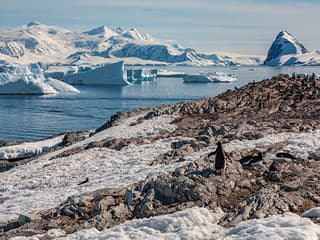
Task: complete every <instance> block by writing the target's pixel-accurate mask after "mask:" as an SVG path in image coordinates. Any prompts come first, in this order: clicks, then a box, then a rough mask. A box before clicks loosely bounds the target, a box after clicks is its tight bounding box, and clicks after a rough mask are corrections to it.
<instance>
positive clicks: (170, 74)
mask: <svg viewBox="0 0 320 240" xmlns="http://www.w3.org/2000/svg"><path fill="white" fill-rule="evenodd" d="M184 75H185V73H183V72H175V71H169V70H166V69H161V70H159V72H158V74H157V77H173V78H181V77H183V76H184Z"/></svg>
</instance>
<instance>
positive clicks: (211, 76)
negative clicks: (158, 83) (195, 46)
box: [183, 72, 237, 83]
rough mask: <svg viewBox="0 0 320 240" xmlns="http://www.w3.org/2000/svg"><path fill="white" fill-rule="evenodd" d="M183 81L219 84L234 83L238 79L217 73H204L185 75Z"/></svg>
mask: <svg viewBox="0 0 320 240" xmlns="http://www.w3.org/2000/svg"><path fill="white" fill-rule="evenodd" d="M183 81H184V82H185V83H218V82H225V83H228V82H234V81H237V78H236V77H235V76H234V75H232V74H228V73H223V72H215V73H202V74H194V75H189V74H187V75H184V76H183Z"/></svg>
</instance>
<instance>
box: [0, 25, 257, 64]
mask: <svg viewBox="0 0 320 240" xmlns="http://www.w3.org/2000/svg"><path fill="white" fill-rule="evenodd" d="M0 60H6V61H10V62H11V61H13V62H18V63H31V62H37V61H42V62H46V63H54V64H55V63H64V64H83V63H88V64H98V63H106V62H108V63H111V62H117V61H120V60H124V61H125V62H126V63H129V64H147V63H152V64H182V65H222V66H224V65H239V64H244V65H252V64H259V63H260V59H259V58H257V57H250V56H225V55H220V54H212V53H198V52H197V51H195V50H193V49H189V48H183V47H181V46H180V45H178V44H173V43H171V42H169V41H160V40H157V39H155V38H153V37H151V36H150V35H149V34H146V33H141V32H139V31H138V30H137V29H135V28H131V29H130V30H124V29H123V28H121V27H118V28H116V29H111V28H109V27H107V26H101V27H98V28H94V29H92V30H89V31H85V32H72V31H69V30H65V29H62V28H59V27H55V26H47V25H44V24H40V23H38V22H31V23H29V24H27V25H23V26H21V27H18V28H14V29H8V30H2V31H0Z"/></svg>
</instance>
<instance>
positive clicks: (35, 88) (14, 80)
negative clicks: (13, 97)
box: [0, 64, 79, 95]
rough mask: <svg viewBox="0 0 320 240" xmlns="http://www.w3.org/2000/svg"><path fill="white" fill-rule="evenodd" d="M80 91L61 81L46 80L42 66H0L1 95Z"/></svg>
mask: <svg viewBox="0 0 320 240" xmlns="http://www.w3.org/2000/svg"><path fill="white" fill-rule="evenodd" d="M59 93H79V91H78V90H77V89H76V88H74V87H72V86H70V85H68V84H66V83H63V82H61V81H59V80H55V79H52V78H48V79H47V78H46V77H45V76H44V73H43V69H42V68H41V66H40V64H30V65H19V64H5V65H1V66H0V94H39V95H41V94H59Z"/></svg>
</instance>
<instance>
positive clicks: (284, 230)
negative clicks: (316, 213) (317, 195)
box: [221, 213, 320, 240]
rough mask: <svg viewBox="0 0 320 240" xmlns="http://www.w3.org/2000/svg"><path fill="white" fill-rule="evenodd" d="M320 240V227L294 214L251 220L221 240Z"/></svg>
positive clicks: (232, 230)
mask: <svg viewBox="0 0 320 240" xmlns="http://www.w3.org/2000/svg"><path fill="white" fill-rule="evenodd" d="M232 239H237V240H269V239H273V240H285V239H290V240H302V239H309V240H318V239H320V226H319V225H316V224H314V223H313V222H312V221H311V220H309V219H306V218H301V217H300V216H298V215H296V214H292V213H287V214H285V215H283V216H281V215H277V216H272V217H268V218H265V219H259V220H250V221H246V222H244V223H241V224H239V225H238V226H236V227H234V228H232V229H231V230H229V231H228V232H227V233H226V234H225V236H224V237H222V238H221V240H232Z"/></svg>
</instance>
